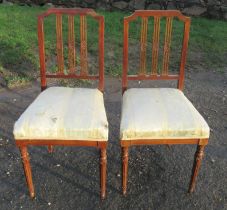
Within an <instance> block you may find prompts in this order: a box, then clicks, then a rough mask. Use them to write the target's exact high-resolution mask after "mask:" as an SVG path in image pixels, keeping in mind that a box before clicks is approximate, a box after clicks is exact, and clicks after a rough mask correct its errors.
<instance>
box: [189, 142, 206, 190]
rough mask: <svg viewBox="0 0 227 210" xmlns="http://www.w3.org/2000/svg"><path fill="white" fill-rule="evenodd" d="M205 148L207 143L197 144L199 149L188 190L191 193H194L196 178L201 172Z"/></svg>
mask: <svg viewBox="0 0 227 210" xmlns="http://www.w3.org/2000/svg"><path fill="white" fill-rule="evenodd" d="M204 149H205V145H198V146H197V150H196V153H195V159H194V165H193V169H192V176H191V182H190V185H189V190H188V192H189V193H192V192H193V191H194V190H195V183H196V179H197V176H198V173H199V169H200V166H201V163H202V159H203V157H204Z"/></svg>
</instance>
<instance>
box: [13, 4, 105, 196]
mask: <svg viewBox="0 0 227 210" xmlns="http://www.w3.org/2000/svg"><path fill="white" fill-rule="evenodd" d="M51 14H54V15H56V36H57V63H58V72H57V73H56V74H50V73H47V71H46V63H45V42H44V38H45V36H44V18H46V17H48V16H49V15H51ZM63 15H67V16H68V28H69V31H68V48H69V49H68V57H69V58H68V59H69V60H68V61H69V74H67V73H65V71H64V57H63V32H62V16H63ZM76 15H78V16H80V17H82V20H81V22H80V23H81V24H82V26H81V32H82V33H83V34H82V35H81V39H82V42H83V46H85V48H83V49H82V51H83V52H82V54H83V59H84V60H83V61H82V62H83V73H82V74H76V71H75V68H76V67H75V64H76V63H75V56H76V55H75V34H74V16H76ZM87 15H89V16H91V17H93V18H94V19H95V20H97V21H98V23H99V32H98V33H99V75H88V74H87V71H86V65H87V64H86V63H87V60H86V59H87V57H86V50H87V46H86V45H87V43H86V42H87V38H86V37H87V32H86V30H87V29H86V27H87V24H86V16H87ZM38 42H39V57H40V76H41V90H42V91H43V90H45V89H46V87H47V80H46V79H47V78H65V79H67V78H71V79H72V78H74V79H89V80H98V81H99V85H98V88H99V90H100V91H102V92H103V89H104V17H103V16H100V15H98V14H96V13H95V12H94V11H93V10H92V9H58V8H51V9H49V10H47V11H46V12H45V13H43V14H41V15H39V16H38ZM85 64H86V65H85ZM15 141H16V145H17V146H18V147H19V148H20V151H21V156H22V160H23V165H24V171H25V176H26V180H27V183H28V189H29V192H30V196H31V197H32V198H33V197H34V196H35V193H34V187H33V183H32V174H31V167H30V163H29V157H28V152H27V147H28V146H47V147H48V151H49V152H50V153H51V152H53V147H54V146H86V147H96V148H98V149H99V150H100V153H101V154H100V183H101V184H100V185H101V186H100V188H101V192H100V197H101V199H104V198H105V197H106V165H107V156H106V148H107V140H106V139H103V140H98V141H97V140H80V139H75V140H64V139H38V140H37V139H23V140H22V139H15Z"/></svg>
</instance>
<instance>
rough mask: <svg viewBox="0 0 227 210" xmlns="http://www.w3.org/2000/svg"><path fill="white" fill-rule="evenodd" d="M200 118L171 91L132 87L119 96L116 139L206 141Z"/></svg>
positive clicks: (179, 93)
mask: <svg viewBox="0 0 227 210" xmlns="http://www.w3.org/2000/svg"><path fill="white" fill-rule="evenodd" d="M209 134H210V129H209V126H208V124H207V123H206V121H205V120H204V118H203V117H202V116H201V115H200V113H199V112H198V111H197V110H196V109H195V107H194V106H193V105H192V103H191V102H190V101H189V100H188V99H187V98H186V97H185V95H184V94H183V92H182V91H180V90H178V89H173V88H132V89H128V90H127V91H125V93H124V95H123V104H122V115H121V126H120V137H121V139H122V140H133V139H175V138H177V139H187V138H209Z"/></svg>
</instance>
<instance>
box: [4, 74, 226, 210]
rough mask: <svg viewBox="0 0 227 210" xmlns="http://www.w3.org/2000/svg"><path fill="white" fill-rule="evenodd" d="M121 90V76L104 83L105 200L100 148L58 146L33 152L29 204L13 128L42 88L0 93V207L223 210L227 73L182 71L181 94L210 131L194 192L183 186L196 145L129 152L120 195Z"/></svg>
mask: <svg viewBox="0 0 227 210" xmlns="http://www.w3.org/2000/svg"><path fill="white" fill-rule="evenodd" d="M150 84H153V83H150ZM120 85H121V84H120V81H119V80H118V79H112V78H108V79H107V80H106V92H105V99H106V109H107V113H108V120H109V123H110V138H109V146H108V153H107V154H108V170H107V171H108V174H107V175H108V176H107V198H106V200H105V201H103V202H101V201H100V200H99V159H98V157H99V151H98V150H97V149H95V148H82V147H77V148H76V147H68V148H67V147H55V148H54V153H53V154H48V152H47V148H46V147H30V148H29V153H30V156H31V165H32V172H33V181H34V186H35V192H36V198H35V199H34V200H31V199H30V197H29V194H28V190H27V186H26V182H25V177H24V174H23V168H22V164H21V160H20V154H19V151H18V149H17V148H16V146H15V142H14V139H13V136H12V130H13V124H14V121H15V120H16V119H17V118H18V117H19V116H20V114H21V113H22V112H23V111H24V110H25V108H26V107H27V106H28V105H29V104H30V103H31V102H32V101H33V100H34V98H35V97H36V96H37V94H38V93H39V86H38V84H36V83H35V84H34V85H32V86H30V87H27V88H23V89H18V90H3V91H1V92H0V137H1V140H0V209H4V210H5V209H108V210H110V209H155V210H156V209H173V210H176V209H217V210H219V209H227V175H226V174H227V75H226V74H221V73H202V72H198V73H193V74H190V72H189V73H188V74H187V79H186V87H185V94H186V96H187V97H188V98H189V99H190V100H191V101H192V102H193V104H194V105H195V107H196V108H197V109H198V110H199V111H200V112H201V114H202V115H203V116H204V117H205V119H206V120H207V122H208V124H209V125H210V127H211V130H212V132H211V138H210V142H209V145H208V146H207V147H206V150H205V158H204V160H203V162H202V168H201V170H200V174H199V177H198V181H197V186H196V191H195V193H193V194H191V195H189V194H187V189H188V184H189V180H190V175H191V168H192V163H193V156H194V152H195V149H196V147H195V146H189V145H186V146H184V145H179V146H171V148H170V149H169V148H168V147H166V146H149V147H148V146H143V147H133V148H131V149H130V161H129V181H128V195H127V197H123V196H122V194H121V159H120V151H121V150H120V146H119V140H118V136H119V120H120V107H121V88H120ZM155 85H156V83H155ZM157 85H159V84H157ZM137 86H141V84H137ZM144 86H148V84H147V83H146V84H144ZM150 86H151V85H150ZM170 86H172V84H170Z"/></svg>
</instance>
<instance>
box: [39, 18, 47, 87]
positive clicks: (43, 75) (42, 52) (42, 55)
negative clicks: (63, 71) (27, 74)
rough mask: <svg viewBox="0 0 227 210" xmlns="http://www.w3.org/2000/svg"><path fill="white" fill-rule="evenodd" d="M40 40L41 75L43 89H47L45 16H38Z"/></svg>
mask: <svg viewBox="0 0 227 210" xmlns="http://www.w3.org/2000/svg"><path fill="white" fill-rule="evenodd" d="M38 42H39V62H40V77H41V90H42V91H43V90H45V89H46V86H47V81H46V63H45V43H44V25H43V18H40V17H39V18H38Z"/></svg>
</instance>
